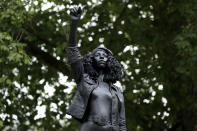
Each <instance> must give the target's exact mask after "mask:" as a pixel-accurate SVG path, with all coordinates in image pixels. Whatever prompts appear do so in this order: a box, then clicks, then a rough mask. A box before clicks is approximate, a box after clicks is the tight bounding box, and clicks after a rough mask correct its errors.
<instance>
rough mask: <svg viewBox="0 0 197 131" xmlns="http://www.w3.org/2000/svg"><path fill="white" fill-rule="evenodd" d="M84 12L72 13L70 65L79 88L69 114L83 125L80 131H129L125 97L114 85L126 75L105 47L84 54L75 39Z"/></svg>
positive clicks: (69, 50) (76, 8)
mask: <svg viewBox="0 0 197 131" xmlns="http://www.w3.org/2000/svg"><path fill="white" fill-rule="evenodd" d="M81 13H82V10H81V8H80V7H75V8H73V10H72V11H71V13H70V16H71V20H72V23H71V29H70V36H69V45H68V63H69V64H70V65H71V69H72V72H73V76H74V79H75V81H76V83H77V87H78V89H77V92H76V94H75V96H74V98H73V100H72V102H71V105H70V107H69V109H68V110H67V114H69V115H71V116H73V117H74V118H75V119H77V120H78V121H80V122H81V123H82V125H81V127H80V129H79V131H126V122H125V107H124V97H123V94H122V92H121V90H120V89H119V88H118V87H116V86H115V85H113V83H115V82H116V81H117V80H119V79H120V78H121V76H122V71H121V66H120V64H119V62H118V61H117V60H116V59H115V58H114V57H113V54H112V52H111V51H110V50H109V49H107V48H105V47H97V48H96V49H94V50H93V51H92V52H91V53H90V54H87V55H86V56H84V57H82V56H81V55H80V52H79V50H78V49H77V46H76V38H75V37H76V29H77V23H78V21H79V20H80V16H81Z"/></svg>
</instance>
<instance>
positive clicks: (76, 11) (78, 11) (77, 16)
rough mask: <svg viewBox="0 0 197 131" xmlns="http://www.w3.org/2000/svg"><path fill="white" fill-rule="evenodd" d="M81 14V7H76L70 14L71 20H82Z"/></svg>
mask: <svg viewBox="0 0 197 131" xmlns="http://www.w3.org/2000/svg"><path fill="white" fill-rule="evenodd" d="M81 14H82V10H81V7H74V8H73V9H72V10H71V12H70V17H71V20H80V17H81Z"/></svg>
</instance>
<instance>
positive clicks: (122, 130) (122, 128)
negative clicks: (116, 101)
mask: <svg viewBox="0 0 197 131" xmlns="http://www.w3.org/2000/svg"><path fill="white" fill-rule="evenodd" d="M119 118H120V119H119V120H120V121H119V127H120V131H126V130H127V129H126V116H125V104H124V96H123V94H122V101H121V107H120V117H119Z"/></svg>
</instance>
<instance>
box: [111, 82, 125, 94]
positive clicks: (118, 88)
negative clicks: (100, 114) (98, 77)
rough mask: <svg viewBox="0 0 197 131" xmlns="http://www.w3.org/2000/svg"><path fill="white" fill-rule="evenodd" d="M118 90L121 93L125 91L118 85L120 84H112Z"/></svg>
mask: <svg viewBox="0 0 197 131" xmlns="http://www.w3.org/2000/svg"><path fill="white" fill-rule="evenodd" d="M112 86H113V87H114V88H115V89H116V90H117V91H118V92H120V93H121V94H122V93H123V90H122V88H121V87H118V86H116V85H114V84H113V85H112Z"/></svg>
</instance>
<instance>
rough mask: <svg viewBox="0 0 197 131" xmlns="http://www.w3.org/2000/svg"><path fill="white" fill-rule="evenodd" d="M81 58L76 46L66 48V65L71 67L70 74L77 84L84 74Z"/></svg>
mask: <svg viewBox="0 0 197 131" xmlns="http://www.w3.org/2000/svg"><path fill="white" fill-rule="evenodd" d="M82 58H83V57H82V56H81V54H80V52H79V50H78V48H77V47H76V46H75V47H68V64H70V65H71V70H72V74H73V77H74V79H75V82H76V83H77V84H78V83H79V82H80V80H81V77H82V74H83V72H84V68H83V63H82Z"/></svg>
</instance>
